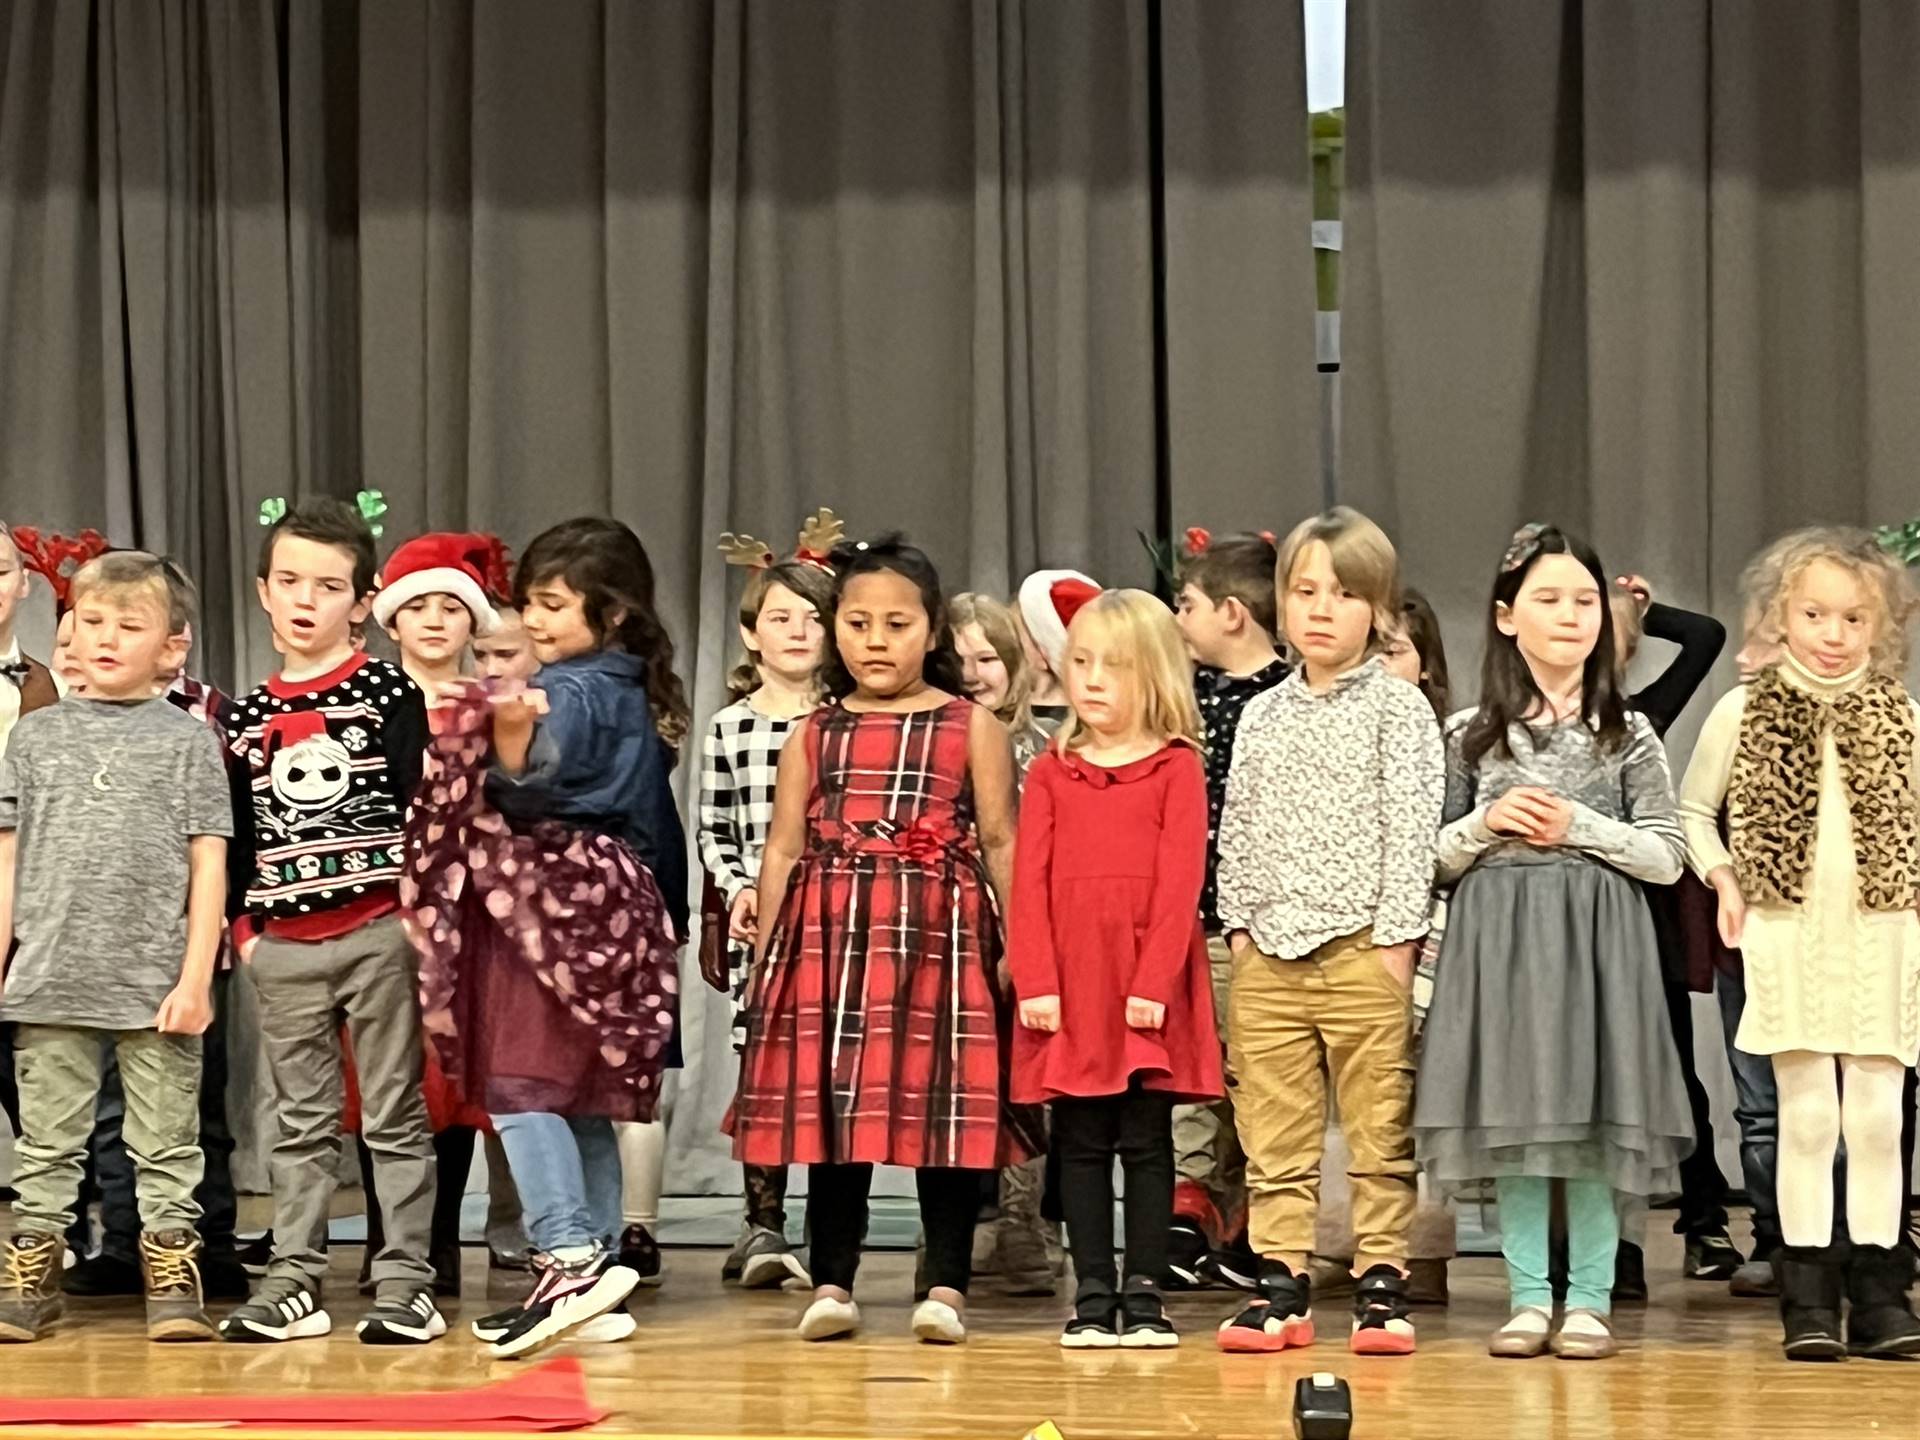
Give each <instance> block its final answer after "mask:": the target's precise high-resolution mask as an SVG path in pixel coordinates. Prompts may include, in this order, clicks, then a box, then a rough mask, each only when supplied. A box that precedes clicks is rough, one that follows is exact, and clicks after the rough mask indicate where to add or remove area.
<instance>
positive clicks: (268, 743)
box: [260, 710, 327, 760]
mask: <svg viewBox="0 0 1920 1440" xmlns="http://www.w3.org/2000/svg"><path fill="white" fill-rule="evenodd" d="M326 733H327V722H326V717H325V716H323V715H321V713H320V712H319V711H318V710H287V711H284V712H282V713H281V714H278V715H275V716H273V717H271V718H270V719H269V720H268V721H267V723H266V726H265V727H264V728H263V729H262V730H261V732H260V749H261V752H262V753H263V754H265V756H266V757H267V759H268V760H272V759H273V757H274V755H275V754H277V753H278V752H279V751H281V750H285V749H289V748H291V747H292V746H295V745H301V744H304V743H305V742H306V741H308V740H315V739H318V738H319V737H320V736H322V735H325V734H326Z"/></svg>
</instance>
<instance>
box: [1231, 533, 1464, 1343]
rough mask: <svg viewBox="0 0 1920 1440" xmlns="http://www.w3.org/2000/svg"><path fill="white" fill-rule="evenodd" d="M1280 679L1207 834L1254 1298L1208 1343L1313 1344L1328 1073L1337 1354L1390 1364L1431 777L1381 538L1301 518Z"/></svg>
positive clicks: (1434, 742) (1401, 1282) (1285, 551)
mask: <svg viewBox="0 0 1920 1440" xmlns="http://www.w3.org/2000/svg"><path fill="white" fill-rule="evenodd" d="M1275 574H1276V576H1277V578H1278V582H1279V588H1280V593H1281V597H1282V601H1281V603H1282V614H1283V626H1284V630H1285V634H1286V639H1287V643H1288V644H1289V645H1290V646H1291V647H1292V648H1293V650H1294V651H1295V652H1296V653H1298V654H1299V656H1300V657H1301V667H1300V669H1298V670H1296V671H1295V672H1294V673H1293V674H1291V675H1289V676H1288V677H1287V678H1286V679H1285V680H1284V681H1282V682H1281V683H1280V685H1279V686H1278V687H1276V688H1275V689H1273V690H1271V691H1269V692H1267V693H1266V694H1264V695H1261V696H1259V697H1257V698H1255V699H1254V700H1253V701H1252V702H1251V703H1250V704H1248V706H1247V708H1246V711H1245V713H1244V714H1243V715H1242V716H1241V718H1240V729H1239V734H1238V736H1237V738H1236V740H1235V742H1234V756H1233V769H1232V772H1231V774H1230V775H1229V777H1228V780H1227V804H1226V811H1225V813H1224V815H1223V816H1222V818H1221V823H1220V921H1221V926H1222V928H1223V929H1224V930H1225V931H1226V934H1227V938H1228V942H1229V944H1230V946H1231V947H1232V951H1233V982H1232V989H1231V996H1230V1001H1229V1005H1230V1013H1229V1017H1228V1024H1227V1037H1228V1049H1229V1055H1228V1063H1229V1066H1230V1068H1231V1070H1232V1072H1233V1075H1234V1080H1235V1086H1236V1089H1235V1095H1234V1108H1235V1113H1236V1116H1237V1120H1238V1125H1239V1132H1240V1143H1241V1146H1242V1148H1243V1149H1244V1150H1245V1151H1246V1155H1247V1188H1248V1191H1249V1196H1250V1202H1251V1222H1252V1236H1251V1239H1252V1243H1253V1248H1254V1249H1255V1251H1257V1252H1258V1254H1259V1257H1260V1259H1259V1277H1258V1284H1259V1289H1258V1291H1257V1294H1256V1298H1255V1299H1254V1300H1253V1302H1252V1303H1251V1304H1249V1305H1248V1306H1247V1307H1246V1308H1245V1309H1244V1310H1242V1311H1241V1312H1240V1313H1239V1314H1238V1315H1236V1316H1234V1317H1233V1318H1231V1319H1230V1320H1228V1321H1226V1322H1225V1323H1224V1324H1223V1325H1222V1326H1221V1327H1220V1332H1219V1344H1220V1347H1221V1348H1222V1349H1223V1350H1228V1351H1241V1352H1267V1351H1276V1350H1284V1349H1286V1348H1288V1347H1289V1346H1293V1345H1307V1344H1311V1343H1312V1341H1313V1317H1312V1311H1311V1309H1310V1303H1311V1295H1310V1284H1309V1280H1308V1275H1307V1269H1306V1266H1307V1258H1308V1255H1309V1253H1310V1252H1311V1251H1312V1249H1313V1241H1314V1218H1315V1210H1316V1207H1317V1204H1318V1198H1319V1170H1320V1157H1321V1147H1322V1142H1323V1140H1324V1136H1325V1128H1326V1119H1327V1096H1326V1087H1327V1077H1328V1076H1329V1075H1331V1077H1332V1081H1333V1091H1334V1099H1335V1103H1336V1104H1337V1106H1338V1108H1339V1114H1340V1120H1341V1124H1342V1126H1343V1127H1344V1129H1345V1131H1346V1135H1347V1141H1348V1144H1349V1145H1350V1146H1351V1148H1352V1151H1353V1168H1352V1170H1351V1171H1350V1173H1349V1179H1350V1180H1351V1182H1352V1186H1353V1196H1354V1223H1355V1228H1356V1230H1357V1231H1358V1241H1357V1245H1356V1251H1357V1254H1356V1258H1355V1261H1354V1270H1355V1274H1356V1277H1357V1281H1358V1283H1357V1284H1356V1285H1355V1287H1354V1302H1353V1314H1354V1319H1353V1329H1352V1333H1351V1336H1350V1338H1349V1342H1348V1343H1349V1344H1350V1346H1351V1347H1352V1349H1353V1350H1354V1352H1355V1353H1356V1354H1366V1355H1404V1354H1410V1353H1411V1352H1412V1350H1413V1347H1414V1333H1413V1324H1412V1322H1411V1321H1409V1320H1408V1319H1407V1299H1406V1289H1407V1279H1406V1258H1407V1229H1408V1226H1409V1224H1410V1223H1411V1221H1412V1218H1413V1209H1414V1194H1415V1192H1414V1163H1413V1137H1412V1135H1411V1133H1410V1132H1409V1130H1408V1120H1409V1112H1410V1107H1411V1103H1412V1081H1413V1063H1412V1058H1411V1055H1410V1053H1409V1030H1410V1025H1411V1019H1412V984H1413V962H1414V949H1415V945H1416V943H1417V942H1418V941H1419V940H1420V938H1421V937H1422V936H1424V935H1425V934H1426V931H1427V910H1428V901H1429V899H1430V896H1431V890H1432V883H1433V837H1434V831H1435V829H1436V827H1437V825H1438V823H1439V819H1440V804H1441V800H1442V798H1443V794H1444V789H1445V767H1444V763H1443V760H1442V756H1441V748H1440V732H1439V727H1438V726H1437V725H1436V724H1435V722H1434V718H1433V710H1432V709H1431V707H1430V706H1429V705H1428V704H1427V701H1426V699H1425V697H1424V696H1422V695H1421V693H1420V692H1419V691H1418V690H1416V689H1414V688H1413V687H1412V686H1411V685H1408V684H1407V683H1406V682H1404V681H1402V680H1396V679H1395V678H1394V677H1393V676H1391V675H1389V674H1388V673H1387V671H1386V669H1385V664H1384V661H1382V660H1381V659H1380V657H1379V654H1378V652H1379V650H1380V648H1381V647H1382V645H1383V643H1384V641H1385V639H1386V637H1387V636H1388V635H1389V634H1390V633H1391V632H1392V631H1393V630H1394V629H1395V627H1396V626H1397V625H1398V623H1399V610H1400V581H1399V567H1398V560H1397V558H1396V556H1395V555H1394V550H1393V545H1392V542H1390V541H1389V540H1388V539H1387V537H1386V536H1385V535H1384V534H1382V533H1381V531H1380V528H1379V527H1378V526H1377V525H1375V524H1374V523H1373V522H1372V521H1371V520H1369V519H1367V518H1366V517H1365V516H1364V515H1360V514H1358V513H1357V512H1355V511H1353V510H1349V509H1346V508H1345V507H1341V508H1338V509H1335V510H1330V511H1328V512H1327V513H1326V514H1324V515H1321V516H1317V517H1315V518H1314V519H1311V520H1307V521H1304V522H1302V523H1301V524H1300V525H1299V526H1297V527H1296V528H1295V529H1294V531H1293V533H1292V534H1291V535H1289V536H1288V537H1287V540H1286V543H1285V544H1284V545H1282V546H1281V547H1280V556H1279V564H1278V567H1277V569H1276V572H1275Z"/></svg>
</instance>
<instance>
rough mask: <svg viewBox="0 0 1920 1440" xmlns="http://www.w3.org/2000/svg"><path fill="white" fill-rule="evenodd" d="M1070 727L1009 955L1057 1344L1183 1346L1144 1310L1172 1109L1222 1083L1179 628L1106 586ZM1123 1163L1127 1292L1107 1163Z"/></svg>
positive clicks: (1077, 666) (1048, 784)
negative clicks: (1067, 1269) (1058, 1314)
mask: <svg viewBox="0 0 1920 1440" xmlns="http://www.w3.org/2000/svg"><path fill="white" fill-rule="evenodd" d="M1066 670H1067V674H1066V682H1067V694H1068V697H1069V700H1070V701H1071V703H1072V706H1073V718H1072V719H1070V720H1069V721H1068V722H1067V726H1066V728H1065V729H1064V730H1062V731H1061V734H1060V739H1059V742H1058V745H1057V748H1050V749H1049V750H1048V751H1047V753H1046V754H1044V755H1042V756H1041V757H1040V758H1039V759H1038V760H1037V761H1035V762H1034V766H1033V770H1032V771H1031V772H1030V774H1029V775H1028V777H1027V787H1026V792H1025V794H1024V796H1023V798H1022V801H1021V811H1020V834H1019V841H1018V844H1017V847H1016V851H1015V854H1016V857H1017V858H1016V868H1015V875H1014V892H1013V905H1012V907H1011V912H1010V916H1009V920H1008V960H1009V963H1010V965H1011V968H1012V971H1013V983H1014V990H1015V993H1016V994H1017V995H1018V996H1019V999H1020V1025H1021V1028H1020V1029H1019V1030H1018V1031H1017V1032H1015V1036H1014V1058H1013V1098H1014V1100H1015V1101H1016V1102H1019V1103H1023V1104H1038V1103H1040V1102H1042V1101H1045V1102H1047V1103H1048V1106H1049V1109H1050V1110H1051V1112H1052V1121H1053V1144H1054V1145H1055V1146H1056V1147H1057V1148H1058V1149H1059V1152H1060V1167H1061V1175H1060V1184H1061V1190H1062V1196H1061V1199H1062V1202H1063V1204H1064V1206H1065V1208H1066V1212H1067V1235H1068V1241H1069V1244H1070V1246H1071V1249H1072V1252H1073V1269H1074V1275H1075V1277H1076V1279H1077V1281H1078V1289H1077V1290H1076V1292H1075V1296H1074V1315H1073V1319H1072V1320H1071V1321H1069V1322H1068V1324H1067V1328H1066V1331H1065V1333H1064V1334H1063V1335H1062V1336H1061V1338H1060V1343H1061V1345H1062V1346H1064V1347H1066V1348H1068V1349H1106V1348H1111V1347H1113V1346H1116V1345H1125V1346H1128V1347H1130V1348H1151V1349H1161V1348H1166V1347H1170V1346H1174V1345H1178V1344H1179V1343H1180V1337H1179V1335H1178V1334H1177V1333H1176V1332H1175V1331H1174V1328H1173V1326H1172V1324H1171V1323H1170V1322H1169V1321H1168V1320H1167V1317H1166V1312H1165V1309H1164V1307H1163V1305H1162V1304H1161V1299H1160V1284H1159V1281H1160V1275H1161V1272H1162V1271H1163V1270H1164V1269H1165V1268H1166V1263H1167V1253H1166V1250H1167V1230H1168V1225H1169V1223H1170V1222H1171V1220H1172V1217H1173V1138H1172V1133H1171V1128H1170V1121H1171V1116H1172V1109H1173V1102H1174V1101H1175V1100H1176V1099H1189V1100H1195V1101H1205V1100H1209V1099H1213V1098H1216V1097H1217V1096H1218V1095H1219V1093H1220V1089H1221V1078H1220V1047H1219V1039H1218V1035H1217V1032H1216V1029H1215V1026H1214V1023H1213V991H1212V984H1211V981H1210V979H1209V976H1208V967H1207V963H1206V946H1205V944H1204V941H1203V937H1202V934H1201V930H1200V926H1199V922H1198V919H1197V906H1198V903H1199V899H1200V887H1201V885H1202V883H1203V882H1204V880H1205V878H1206V844H1205V837H1206V828H1207V824H1206V817H1207V801H1206V778H1205V775H1204V773H1203V770H1202V767H1201V764H1200V759H1199V753H1198V750H1199V729H1200V717H1199V714H1198V711H1197V708H1196V706H1195V704H1194V700H1193V684H1192V681H1191V680H1190V679H1189V678H1188V673H1187V663H1186V657H1185V655H1184V653H1183V652H1182V647H1181V643H1180V632H1179V630H1178V628H1177V627H1176V626H1175V625H1174V623H1173V617H1172V616H1170V615H1169V614H1168V613H1167V610H1166V607H1165V606H1164V605H1162V604H1161V603H1160V602H1159V601H1158V600H1156V599H1154V598H1153V596H1151V595H1147V594H1144V593H1142V592H1141V591H1138V590H1118V591H1109V592H1108V593H1107V594H1105V595H1102V596H1100V597H1099V598H1097V599H1095V600H1093V601H1091V602H1090V603H1089V604H1087V605H1086V606H1085V607H1084V608H1082V609H1081V611H1080V613H1079V614H1078V615H1077V616H1075V617H1074V620H1073V624H1072V625H1071V626H1070V627H1069V630H1068V638H1067V664H1066ZM1116 1156H1117V1157H1118V1158H1119V1160H1120V1162H1121V1164H1122V1166H1123V1167H1124V1169H1125V1172H1126V1215H1127V1227H1126V1228H1127V1246H1126V1272H1125V1274H1126V1283H1125V1286H1124V1289H1122V1287H1121V1285H1120V1284H1119V1279H1120V1276H1119V1274H1118V1273H1117V1272H1116V1270H1115V1268H1114V1261H1113V1164H1114V1160H1115V1157H1116Z"/></svg>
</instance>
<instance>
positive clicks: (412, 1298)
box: [221, 500, 446, 1345]
mask: <svg viewBox="0 0 1920 1440" xmlns="http://www.w3.org/2000/svg"><path fill="white" fill-rule="evenodd" d="M374 583H375V581H374V550H373V535H372V532H371V531H370V530H369V529H368V528H367V525H366V523H365V521H364V520H363V519H362V518H361V516H360V515H359V513H358V512H357V511H356V510H354V509H353V507H351V506H349V505H347V504H345V503H343V502H340V501H337V500H308V501H303V502H301V503H300V504H299V505H296V506H294V507H292V508H290V509H288V510H287V511H286V512H285V513H284V514H283V515H282V516H281V517H280V518H279V520H277V521H276V522H275V523H274V525H273V528H272V529H271V530H270V531H269V532H268V534H267V539H266V543H265V545H264V546H263V547H262V550H261V556H260V570H259V592H260V603H261V604H262V606H264V607H265V609H266V611H267V614H268V615H269V616H270V617H271V618H272V621H273V632H274V638H275V642H276V644H277V645H278V647H279V649H280V652H281V656H282V662H283V663H282V668H281V672H280V673H279V674H278V675H276V676H274V677H273V678H272V679H270V680H268V681H267V682H266V683H265V684H264V685H261V686H259V687H258V688H256V689H255V690H254V691H253V692H252V693H251V694H249V695H247V696H246V697H245V698H244V699H242V700H240V701H239V702H238V703H237V704H236V706H235V707H234V720H233V725H232V732H231V735H230V736H229V743H230V744H231V746H232V748H233V752H234V754H235V755H236V756H239V757H241V758H242V759H244V760H245V762H246V764H245V766H244V768H242V769H240V770H239V774H240V779H239V781H238V784H239V785H240V786H241V787H243V788H244V793H243V794H241V795H238V796H236V804H235V816H236V820H237V821H244V820H245V819H250V820H251V824H250V825H248V824H246V823H240V824H239V825H238V828H239V829H241V830H242V831H249V830H250V831H251V836H250V838H251V843H252V860H253V877H252V883H251V884H250V885H249V887H248V890H247V905H246V914H245V915H244V916H243V917H242V918H241V919H240V920H239V921H237V922H236V923H235V925H234V944H235V946H236V948H237V949H238V951H239V954H240V957H241V958H242V960H244V961H246V962H248V963H249V965H250V966H251V969H252V977H253V982H254V988H255V990H256V992H257V993H258V995H259V1000H260V1027H261V1033H262V1035H263V1037H264V1041H265V1048H266V1054H267V1063H268V1065H269V1067H270V1068H271V1070H272V1072H273V1086H274V1092H275V1094H276V1096H277V1097H278V1100H279V1121H280V1126H279V1134H278V1136H277V1137H276V1139H275V1141H274V1146H273V1155H272V1161H271V1172H272V1177H273V1195H274V1222H273V1235H274V1253H273V1262H272V1264H271V1266H270V1267H269V1268H268V1271H267V1278H266V1279H265V1280H264V1281H263V1282H261V1284H260V1286H259V1288H258V1289H256V1290H255V1292H254V1295H253V1298H252V1299H251V1300H250V1301H249V1302H248V1303H247V1304H246V1305H243V1306H242V1307H241V1308H240V1309H238V1310H236V1311H234V1312H233V1314H231V1315H229V1316H228V1317H227V1319H226V1321H225V1323H224V1324H223V1325H222V1326H221V1333H222V1334H223V1335H224V1336H225V1337H226V1338H227V1339H228V1340H237V1341H277V1340H294V1339H303V1338H306V1337H310V1336H317V1335H325V1334H327V1333H328V1332H329V1331H330V1330H331V1329H332V1321H331V1320H330V1319H329V1318H328V1316H327V1312H326V1311H325V1310H324V1309H323V1308H322V1306H321V1296H320V1285H321V1281H322V1279H323V1278H324V1276H325V1274H326V1269H327V1255H326V1236H327V1206H328V1201H329V1199H330V1198H331V1196H332V1193H333V1182H334V1175H335V1173H336V1172H337V1169H338V1165H339V1159H340V1147H341V1139H340V1111H341V1103H342V1099H343V1094H342V1080H341V1055H340V1038H339V1030H338V1023H337V1019H336V1016H337V1015H339V1014H341V1013H344V1014H345V1016H346V1025H347V1033H348V1037H349V1038H350V1039H351V1041H352V1043H353V1053H354V1060H355V1063H356V1065H357V1066H358V1069H359V1076H360V1088H361V1094H362V1096H363V1121H362V1125H363V1133H364V1134H365V1137H366V1141H367V1145H368V1148H369V1149H371V1150H372V1152H373V1156H374V1173H375V1175H376V1176H377V1178H378V1181H379V1190H380V1206H381V1211H382V1215H383V1217H384V1220H385V1227H384V1228H385V1235H386V1245H385V1248H384V1249H383V1250H382V1251H381V1252H380V1254H379V1255H378V1256H377V1257H376V1258H375V1260H374V1263H373V1272H372V1273H373V1279H374V1281H375V1283H376V1286H377V1292H376V1299H375V1302H374V1306H373V1308H372V1310H371V1311H369V1312H368V1314H367V1316H366V1318H365V1319H364V1320H362V1321H361V1322H360V1324H359V1326H358V1328H357V1333H358V1335H359V1337H360V1339H361V1340H362V1341H363V1342H365V1343H367V1344H372V1345H403V1344H421V1343H424V1342H426V1341H428V1340H432V1339H433V1338H435V1337H436V1336H439V1335H443V1334H445V1333H446V1321H445V1320H444V1319H443V1318H442V1317H441V1315H440V1312H439V1311H438V1309H437V1308H435V1306H434V1303H433V1269H432V1266H431V1265H430V1264H429V1263H428V1244H429V1233H430V1230H431V1226H432V1218H433V1177H434V1167H433V1140H432V1136H431V1134H430V1133H429V1131H428V1126H427V1111H426V1102H425V1100H424V1099H423V1097H422V1094H421V1089H420V1081H421V1064H422V1056H421V1048H420V1044H421V1042H420V1006H419V999H418V975H417V966H416V961H415V958H414V951H413V947H412V945H411V944H409V943H408V940H407V936H406V932H405V930H404V929H402V927H401V923H400V917H399V913H398V910H399V892H398V884H399V879H400V872H401V866H402V864H403V862H404V842H403V840H402V835H401V830H402V826H403V824H404V823H405V820H406V813H407V805H408V802H409V801H410V800H411V798H412V795H413V792H414V789H415V788H416V787H417V786H418V784H419V782H420V764H421V756H422V754H423V752H424V750H425V747H426V741H427V717H426V703H425V701H424V699H423V698H422V696H421V694H420V691H419V689H418V688H417V687H416V686H415V685H414V683H413V682H412V681H411V680H409V679H408V678H407V677H406V676H405V675H404V674H402V673H401V671H400V670H399V669H398V668H397V667H395V666H393V665H390V664H388V663H387V662H386V661H384V660H376V659H373V658H371V657H369V656H368V655H366V654H364V653H363V652H361V651H359V650H357V649H355V647H354V643H353V629H354V627H355V626H356V625H358V624H362V623H364V622H365V620H366V617H367V611H368V607H369V604H370V603H371V600H372V596H373V590H374Z"/></svg>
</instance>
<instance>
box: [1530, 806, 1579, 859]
mask: <svg viewBox="0 0 1920 1440" xmlns="http://www.w3.org/2000/svg"><path fill="white" fill-rule="evenodd" d="M1542 807H1543V809H1544V811H1545V814H1546V819H1545V820H1543V821H1542V822H1541V824H1540V826H1539V828H1538V829H1536V830H1535V831H1534V832H1533V834H1531V835H1529V836H1527V843H1528V844H1529V845H1533V846H1536V847H1538V848H1539V849H1542V850H1550V849H1552V848H1553V847H1554V846H1555V845H1564V844H1565V843H1566V839H1567V831H1568V830H1569V829H1570V828H1571V827H1572V825H1573V806H1572V805H1571V804H1570V803H1568V802H1567V801H1565V800H1563V799H1561V798H1560V797H1559V796H1558V795H1547V796H1545V798H1544V800H1543V802H1542Z"/></svg>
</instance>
